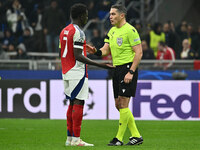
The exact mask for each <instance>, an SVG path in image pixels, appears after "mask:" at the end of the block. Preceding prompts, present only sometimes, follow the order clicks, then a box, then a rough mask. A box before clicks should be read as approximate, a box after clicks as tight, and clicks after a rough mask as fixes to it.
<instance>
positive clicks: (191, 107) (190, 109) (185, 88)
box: [133, 81, 200, 120]
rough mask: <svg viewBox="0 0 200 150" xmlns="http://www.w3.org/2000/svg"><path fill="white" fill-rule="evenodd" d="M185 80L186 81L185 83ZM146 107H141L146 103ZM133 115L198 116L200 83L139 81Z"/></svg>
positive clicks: (199, 109)
mask: <svg viewBox="0 0 200 150" xmlns="http://www.w3.org/2000/svg"><path fill="white" fill-rule="evenodd" d="M185 82H186V83H185ZM147 103H148V106H147V107H145V108H144V107H143V106H144V104H147ZM133 114H134V116H135V117H139V118H144V117H146V118H145V119H148V118H147V117H148V116H150V119H152V118H157V119H172V120H173V119H174V118H175V119H176V118H179V119H188V118H193V119H195V118H196V119H197V118H200V83H198V82H197V83H193V82H190V81H184V83H183V82H181V81H160V82H158V81H156V82H154V81H152V82H144V83H143V82H140V83H138V86H137V91H136V96H135V99H134V101H133Z"/></svg>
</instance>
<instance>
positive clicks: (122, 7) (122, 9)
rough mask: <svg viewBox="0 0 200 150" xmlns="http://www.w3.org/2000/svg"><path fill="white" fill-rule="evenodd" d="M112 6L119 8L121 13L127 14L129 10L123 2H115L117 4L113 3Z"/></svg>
mask: <svg viewBox="0 0 200 150" xmlns="http://www.w3.org/2000/svg"><path fill="white" fill-rule="evenodd" d="M111 8H115V9H117V10H118V11H119V12H120V13H124V14H125V16H126V14H127V10H126V7H125V6H124V5H122V4H115V5H112V6H111Z"/></svg>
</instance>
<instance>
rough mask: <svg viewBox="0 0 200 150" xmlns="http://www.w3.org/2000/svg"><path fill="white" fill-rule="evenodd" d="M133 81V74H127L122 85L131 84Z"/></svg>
mask: <svg viewBox="0 0 200 150" xmlns="http://www.w3.org/2000/svg"><path fill="white" fill-rule="evenodd" d="M132 79H133V74H130V73H129V72H128V73H127V74H126V75H125V77H124V83H126V84H129V83H131V81H132Z"/></svg>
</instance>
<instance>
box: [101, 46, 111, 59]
mask: <svg viewBox="0 0 200 150" xmlns="http://www.w3.org/2000/svg"><path fill="white" fill-rule="evenodd" d="M100 50H101V51H102V56H107V55H109V54H110V46H109V44H108V43H105V44H104V46H103V47H102V48H100Z"/></svg>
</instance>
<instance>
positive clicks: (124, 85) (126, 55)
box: [86, 4, 143, 146]
mask: <svg viewBox="0 0 200 150" xmlns="http://www.w3.org/2000/svg"><path fill="white" fill-rule="evenodd" d="M126 13H127V10H126V8H125V7H124V6H123V5H120V4H115V5H112V7H111V9H110V22H111V24H112V25H113V27H112V28H111V29H110V31H109V32H108V34H107V36H106V38H105V40H104V42H105V44H104V46H103V47H102V48H101V49H99V50H97V49H96V48H94V47H91V46H89V45H87V46H86V48H87V51H88V52H89V53H91V54H95V55H97V56H106V55H108V54H109V53H110V52H111V55H112V60H113V65H114V66H116V68H115V70H114V76H113V91H114V98H115V106H116V108H117V109H118V110H119V112H120V119H119V129H118V132H117V135H116V137H115V138H113V140H111V141H110V143H109V144H108V145H109V146H120V145H123V142H122V140H123V136H124V133H125V131H126V127H127V126H128V128H129V130H130V132H131V137H130V139H129V140H130V141H129V142H128V143H127V144H126V145H139V144H142V143H143V139H142V137H141V135H140V133H139V132H138V130H137V127H136V124H135V120H134V117H133V114H132V112H131V111H130V109H129V107H128V106H129V101H130V97H131V96H132V97H134V96H135V92H136V87H137V79H138V69H137V67H138V65H139V63H140V60H141V58H142V47H141V40H140V37H139V34H138V32H137V30H136V29H135V28H134V27H133V26H131V25H130V24H129V23H127V22H126Z"/></svg>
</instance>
